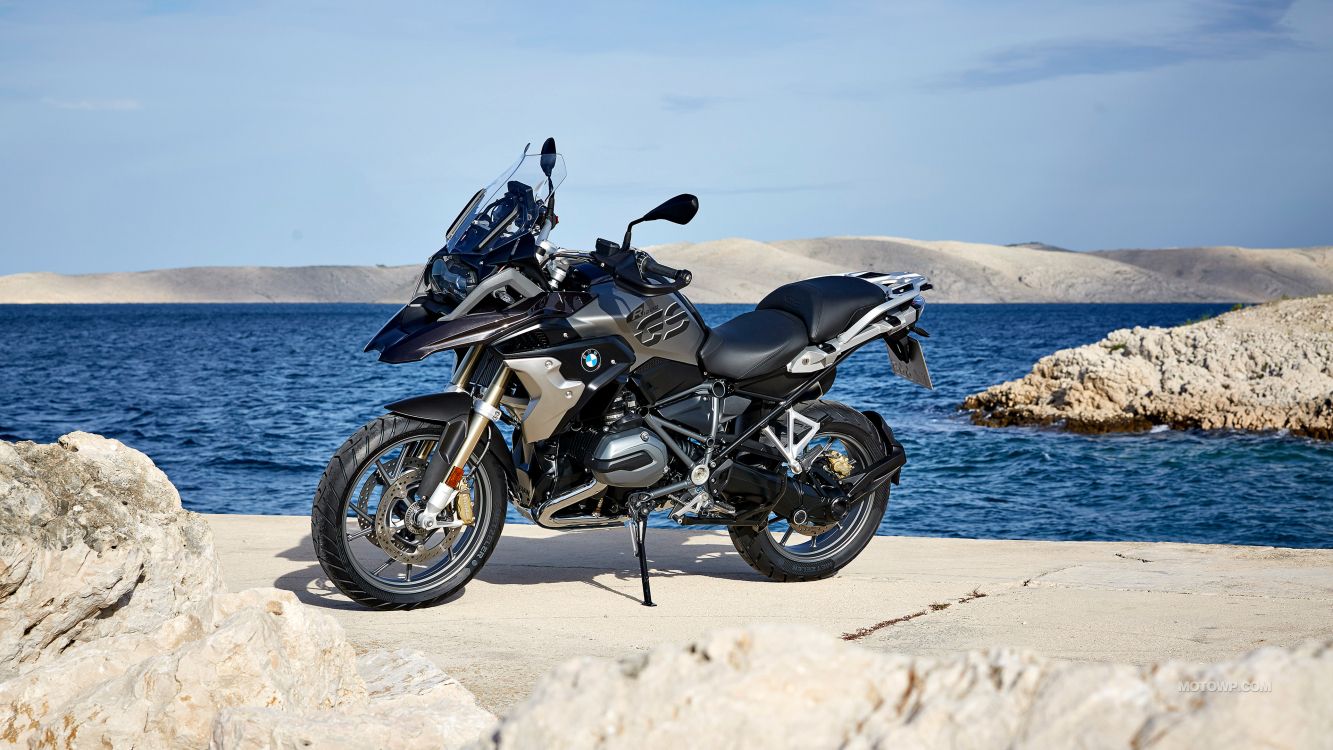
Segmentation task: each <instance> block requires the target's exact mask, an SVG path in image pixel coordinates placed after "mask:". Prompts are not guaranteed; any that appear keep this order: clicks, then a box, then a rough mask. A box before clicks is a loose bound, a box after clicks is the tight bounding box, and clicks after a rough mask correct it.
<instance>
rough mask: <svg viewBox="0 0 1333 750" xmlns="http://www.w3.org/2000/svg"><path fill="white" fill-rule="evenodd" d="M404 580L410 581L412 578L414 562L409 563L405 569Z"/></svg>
mask: <svg viewBox="0 0 1333 750" xmlns="http://www.w3.org/2000/svg"><path fill="white" fill-rule="evenodd" d="M403 580H404V581H406V582H410V581H411V580H412V563H408V564H407V569H406V570H404V571H403Z"/></svg>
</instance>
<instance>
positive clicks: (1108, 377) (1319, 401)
mask: <svg viewBox="0 0 1333 750" xmlns="http://www.w3.org/2000/svg"><path fill="white" fill-rule="evenodd" d="M963 408H965V409H969V410H971V411H972V419H973V421H974V422H976V423H978V424H984V425H991V426H1006V425H1015V424H1059V425H1063V426H1064V427H1066V428H1068V429H1072V430H1076V431H1083V432H1107V431H1122V430H1144V429H1148V428H1150V427H1153V426H1155V425H1166V426H1169V427H1173V428H1182V429H1183V428H1203V429H1218V428H1227V429H1237V430H1290V431H1291V432H1293V433H1295V434H1298V435H1308V436H1310V437H1315V438H1321V439H1325V440H1330V439H1333V295H1324V296H1320V297H1309V298H1305V299H1295V300H1284V301H1281V302H1273V303H1269V304H1265V305H1260V306H1257V307H1250V308H1246V309H1243V310H1237V311H1235V312H1230V313H1226V314H1224V315H1222V316H1220V317H1217V318H1215V319H1211V320H1204V321H1201V322H1198V323H1193V324H1188V325H1183V326H1178V327H1176V328H1134V329H1122V330H1119V331H1113V332H1111V333H1110V334H1109V335H1107V337H1106V338H1104V339H1102V340H1101V341H1099V342H1097V343H1095V344H1088V345H1087V346H1080V347H1077V348H1074V349H1062V350H1060V351H1058V352H1055V353H1054V354H1051V355H1049V356H1047V357H1043V358H1042V359H1041V360H1040V361H1038V362H1037V364H1036V365H1034V366H1033V368H1032V372H1031V373H1029V374H1028V375H1027V376H1025V377H1023V378H1022V379H1020V380H1013V381H1010V382H1008V383H1001V384H1000V385H996V386H992V387H991V388H988V389H987V390H985V391H983V392H981V393H977V394H974V395H972V396H968V397H967V400H966V401H964V402H963Z"/></svg>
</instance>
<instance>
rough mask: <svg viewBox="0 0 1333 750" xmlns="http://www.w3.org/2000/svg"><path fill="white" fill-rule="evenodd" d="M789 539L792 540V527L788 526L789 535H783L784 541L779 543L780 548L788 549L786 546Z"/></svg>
mask: <svg viewBox="0 0 1333 750" xmlns="http://www.w3.org/2000/svg"><path fill="white" fill-rule="evenodd" d="M788 539H791V526H790V525H788V526H787V533H785V534H783V535H782V541H780V542H778V546H780V547H786V546H787V540H788Z"/></svg>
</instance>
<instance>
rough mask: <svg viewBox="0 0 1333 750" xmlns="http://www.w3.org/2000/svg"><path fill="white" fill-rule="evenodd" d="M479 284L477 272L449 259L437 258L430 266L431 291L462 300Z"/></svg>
mask: <svg viewBox="0 0 1333 750" xmlns="http://www.w3.org/2000/svg"><path fill="white" fill-rule="evenodd" d="M476 283H477V272H476V271H473V270H472V269H471V268H468V267H467V266H466V265H464V264H462V263H460V262H458V261H456V260H453V259H451V258H449V257H444V258H436V259H435V260H433V261H431V264H430V288H431V291H433V292H436V293H438V294H443V295H444V296H446V297H453V298H455V299H462V298H464V297H466V296H467V293H468V292H469V291H471V289H472V287H473V285H475V284H476Z"/></svg>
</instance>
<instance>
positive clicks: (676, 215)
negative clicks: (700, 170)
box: [620, 193, 699, 252]
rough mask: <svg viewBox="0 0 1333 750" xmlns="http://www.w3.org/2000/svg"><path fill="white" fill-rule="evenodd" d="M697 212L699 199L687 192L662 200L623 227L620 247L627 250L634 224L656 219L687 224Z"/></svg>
mask: <svg viewBox="0 0 1333 750" xmlns="http://www.w3.org/2000/svg"><path fill="white" fill-rule="evenodd" d="M697 213H699V199H698V198H696V197H694V196H693V195H690V194H689V193H681V194H680V195H677V196H676V197H675V198H670V199H668V200H666V201H663V202H662V204H661V205H660V206H658V207H657V208H654V209H653V210H651V211H649V212H648V213H646V214H644V215H643V216H640V217H639V218H637V219H635V220H634V221H631V222H630V223H629V226H627V227H625V241H624V242H623V243H622V244H621V245H620V247H621V248H623V249H624V250H625V251H626V252H628V251H629V240H630V233H631V232H632V231H633V230H634V225H635V224H638V223H641V222H645V221H658V220H663V221H669V222H671V223H672V224H689V223H690V220H691V219H693V218H694V215H695V214H697Z"/></svg>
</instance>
